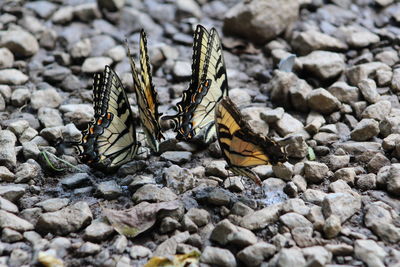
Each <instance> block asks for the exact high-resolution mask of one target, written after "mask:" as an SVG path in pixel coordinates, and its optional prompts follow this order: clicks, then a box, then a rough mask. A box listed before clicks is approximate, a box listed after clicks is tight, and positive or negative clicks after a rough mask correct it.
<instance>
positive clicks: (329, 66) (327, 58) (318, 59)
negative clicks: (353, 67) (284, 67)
mask: <svg viewBox="0 0 400 267" xmlns="http://www.w3.org/2000/svg"><path fill="white" fill-rule="evenodd" d="M299 60H300V62H301V63H302V64H303V69H304V70H305V71H308V72H310V73H311V74H312V75H315V76H316V77H317V78H319V79H322V80H323V79H330V78H334V77H337V76H338V75H339V74H340V73H342V72H343V71H344V69H345V62H344V56H343V55H341V54H338V53H334V52H328V51H313V52H311V53H310V54H308V55H307V56H304V57H300V58H299Z"/></svg>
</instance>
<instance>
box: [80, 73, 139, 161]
mask: <svg viewBox="0 0 400 267" xmlns="http://www.w3.org/2000/svg"><path fill="white" fill-rule="evenodd" d="M93 108H94V120H93V121H92V122H91V123H90V124H89V126H88V128H87V129H86V130H84V131H83V132H82V140H81V142H80V143H79V144H78V145H77V148H78V150H79V157H80V159H81V161H82V162H84V163H87V164H89V165H91V166H94V167H101V168H107V169H108V168H114V167H118V166H120V165H122V164H124V163H126V162H128V161H130V160H132V159H133V158H134V157H135V156H136V154H137V152H138V149H139V147H140V143H139V142H138V141H137V139H136V130H135V126H136V125H135V124H134V117H133V114H132V110H131V108H130V105H129V101H128V97H127V95H126V93H125V89H124V87H123V85H122V82H121V80H120V79H119V77H118V75H117V74H116V73H115V72H114V71H113V70H112V69H111V68H110V67H109V66H105V68H104V71H103V73H96V74H95V75H94V82H93Z"/></svg>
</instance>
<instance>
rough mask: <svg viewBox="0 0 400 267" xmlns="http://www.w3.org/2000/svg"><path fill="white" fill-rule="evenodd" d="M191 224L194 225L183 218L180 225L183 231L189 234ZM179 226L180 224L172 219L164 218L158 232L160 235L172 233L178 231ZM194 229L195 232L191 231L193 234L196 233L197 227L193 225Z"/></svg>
mask: <svg viewBox="0 0 400 267" xmlns="http://www.w3.org/2000/svg"><path fill="white" fill-rule="evenodd" d="M185 216H186V215H185ZM189 221H190V222H189ZM189 224H191V225H189ZM193 224H194V222H193V221H191V220H190V219H188V218H185V217H184V218H183V221H182V225H183V226H184V227H185V230H187V231H189V232H191V230H192V229H191V228H192V227H191V226H192V225H193ZM180 226H181V224H180V223H179V222H178V221H177V220H175V219H174V218H171V217H165V218H163V219H162V221H161V224H160V229H159V230H160V233H162V234H164V233H168V232H172V231H173V230H175V229H178V228H179V227H180ZM194 228H195V229H194V230H195V231H194V230H193V232H196V231H197V226H196V225H195V224H194Z"/></svg>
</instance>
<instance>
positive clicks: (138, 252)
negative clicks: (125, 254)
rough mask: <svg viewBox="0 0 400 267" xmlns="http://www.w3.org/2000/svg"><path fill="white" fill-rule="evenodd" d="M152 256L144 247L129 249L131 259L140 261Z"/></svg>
mask: <svg viewBox="0 0 400 267" xmlns="http://www.w3.org/2000/svg"><path fill="white" fill-rule="evenodd" d="M151 254H152V252H151V250H150V249H148V248H146V247H144V246H137V245H135V246H132V247H131V249H130V256H131V258H132V259H140V258H147V257H150V256H151Z"/></svg>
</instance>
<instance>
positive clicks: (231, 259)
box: [200, 246, 237, 267]
mask: <svg viewBox="0 0 400 267" xmlns="http://www.w3.org/2000/svg"><path fill="white" fill-rule="evenodd" d="M200 262H203V263H207V264H210V265H211V266H226V267H235V266H236V265H237V264H236V260H235V256H233V254H232V253H231V252H230V251H229V250H227V249H222V248H217V247H210V246H207V247H206V248H205V249H204V251H203V253H202V254H201V257H200Z"/></svg>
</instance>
